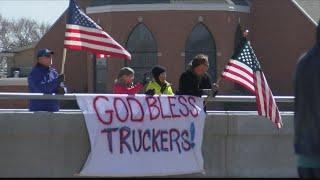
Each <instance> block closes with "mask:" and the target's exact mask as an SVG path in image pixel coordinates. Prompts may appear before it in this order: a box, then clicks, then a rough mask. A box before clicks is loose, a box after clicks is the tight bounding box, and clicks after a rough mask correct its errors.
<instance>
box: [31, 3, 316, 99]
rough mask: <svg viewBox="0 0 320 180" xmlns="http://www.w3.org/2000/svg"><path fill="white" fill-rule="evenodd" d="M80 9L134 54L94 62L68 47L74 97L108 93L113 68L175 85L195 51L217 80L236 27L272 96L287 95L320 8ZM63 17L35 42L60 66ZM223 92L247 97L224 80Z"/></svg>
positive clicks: (290, 5)
mask: <svg viewBox="0 0 320 180" xmlns="http://www.w3.org/2000/svg"><path fill="white" fill-rule="evenodd" d="M77 3H78V5H79V6H80V7H81V8H82V9H83V10H85V12H86V13H87V14H88V15H89V16H90V17H91V18H93V19H94V20H95V21H96V22H97V23H98V24H100V25H101V26H102V27H103V28H104V29H105V31H106V32H108V33H109V34H110V35H111V36H112V37H113V38H114V39H115V40H116V41H118V42H119V43H120V44H121V45H123V46H124V47H125V48H126V49H127V50H128V51H129V52H130V53H131V54H132V57H133V59H132V61H130V62H128V61H125V60H123V59H115V58H107V59H97V58H95V56H93V55H92V54H90V53H87V52H84V51H71V50H68V53H67V60H66V66H65V68H66V69H65V71H66V81H67V82H66V83H67V86H68V87H69V90H70V91H71V92H74V93H83V92H90V93H111V90H112V84H113V81H114V79H115V77H116V75H117V73H118V70H119V69H120V68H121V67H123V66H126V65H128V66H131V67H133V68H134V69H135V70H136V72H137V75H136V76H137V79H139V78H140V76H141V74H142V73H143V72H147V71H149V70H150V69H151V68H152V66H153V65H155V64H160V65H163V66H165V67H166V68H167V69H168V73H167V75H168V80H169V82H171V83H173V84H174V88H175V90H177V88H178V81H179V76H180V74H181V73H182V72H183V71H184V70H185V67H186V64H187V63H188V62H189V61H190V59H191V58H192V57H193V56H194V55H195V54H197V53H200V52H201V53H205V54H208V55H209V59H210V65H211V67H210V74H211V76H212V77H213V79H217V77H218V76H219V74H220V73H221V71H222V70H223V68H224V66H225V64H226V63H227V62H228V60H229V57H230V56H231V55H232V53H233V51H234V48H235V46H236V44H237V41H238V39H239V36H240V35H241V29H242V30H243V29H249V30H250V34H249V39H250V40H251V43H252V45H253V48H254V49H255V52H256V54H257V56H258V58H259V60H260V62H261V66H262V68H263V71H264V72H265V75H266V77H267V80H268V82H269V85H270V87H271V89H272V90H273V93H274V94H275V95H292V93H293V91H292V77H293V72H294V68H295V65H296V62H297V60H298V58H299V57H300V56H301V54H303V53H304V52H305V51H306V50H308V49H309V48H310V47H311V46H312V45H313V44H314V39H315V29H316V25H317V23H316V22H317V18H318V17H319V16H318V15H319V13H317V10H318V9H319V8H314V6H318V7H320V6H319V5H320V3H319V1H316V0H300V1H299V0H281V1H279V0H268V1H261V0H250V1H248V0H131V1H129V0H121V1H120V0H77ZM65 23H66V14H65V13H64V14H62V15H61V17H60V18H59V19H58V20H57V21H56V22H55V24H54V25H53V26H52V28H51V29H50V30H49V32H48V33H47V34H46V35H45V36H44V37H43V38H42V39H41V40H40V42H39V43H38V44H37V45H36V48H35V49H36V50H37V49H39V48H43V47H48V48H51V49H53V50H54V51H55V54H56V55H55V60H54V66H55V67H56V68H57V69H58V70H59V69H60V68H61V59H62V50H63V40H64V31H65ZM221 87H222V88H221V91H220V94H243V93H246V92H245V91H244V90H243V89H241V88H240V87H238V86H236V85H234V84H232V83H230V82H227V81H222V82H221Z"/></svg>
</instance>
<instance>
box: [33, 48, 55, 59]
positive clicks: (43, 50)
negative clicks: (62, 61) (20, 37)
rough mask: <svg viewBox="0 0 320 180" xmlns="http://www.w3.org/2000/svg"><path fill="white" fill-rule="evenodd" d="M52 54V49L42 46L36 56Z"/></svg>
mask: <svg viewBox="0 0 320 180" xmlns="http://www.w3.org/2000/svg"><path fill="white" fill-rule="evenodd" d="M52 54H54V53H53V51H51V50H50V49H47V48H44V49H39V50H38V53H37V57H43V56H47V57H49V56H50V55H52Z"/></svg>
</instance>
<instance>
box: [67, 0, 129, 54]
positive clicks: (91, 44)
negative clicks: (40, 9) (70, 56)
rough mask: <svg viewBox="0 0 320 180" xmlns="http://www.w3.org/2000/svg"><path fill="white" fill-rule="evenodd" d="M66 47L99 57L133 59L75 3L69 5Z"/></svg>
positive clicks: (71, 2)
mask: <svg viewBox="0 0 320 180" xmlns="http://www.w3.org/2000/svg"><path fill="white" fill-rule="evenodd" d="M64 46H65V47H66V48H68V49H74V50H87V51H90V52H92V53H96V55H97V56H99V57H102V56H101V55H103V54H104V55H109V56H110V57H117V58H119V57H120V58H125V59H128V60H130V59H131V55H130V53H129V52H128V51H127V50H125V49H124V48H123V47H122V46H121V45H120V44H119V43H118V42H116V41H115V40H114V39H113V38H112V37H111V36H110V35H109V34H108V33H107V32H105V31H104V30H103V29H102V28H101V27H100V26H99V25H98V24H97V23H95V22H94V21H93V20H92V19H91V18H90V17H89V16H88V15H86V14H85V13H84V12H83V11H82V10H81V9H80V8H79V7H78V6H77V5H76V3H75V2H74V1H70V3H69V8H68V17H67V23H66V31H65V40H64Z"/></svg>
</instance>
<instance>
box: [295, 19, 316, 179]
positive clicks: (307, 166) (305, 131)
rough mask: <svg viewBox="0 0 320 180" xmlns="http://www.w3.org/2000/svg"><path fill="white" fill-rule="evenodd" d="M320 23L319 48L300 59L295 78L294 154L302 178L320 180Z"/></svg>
mask: <svg viewBox="0 0 320 180" xmlns="http://www.w3.org/2000/svg"><path fill="white" fill-rule="evenodd" d="M319 23H320V22H319ZM319 23H318V28H317V39H316V44H315V45H314V47H313V48H312V49H311V50H309V52H307V53H306V54H305V55H304V56H302V57H301V58H300V60H299V62H298V64H297V67H296V72H295V78H294V95H295V108H294V112H295V114H294V151H295V154H296V157H297V168H298V174H299V176H300V177H302V178H312V177H313V178H320V27H319Z"/></svg>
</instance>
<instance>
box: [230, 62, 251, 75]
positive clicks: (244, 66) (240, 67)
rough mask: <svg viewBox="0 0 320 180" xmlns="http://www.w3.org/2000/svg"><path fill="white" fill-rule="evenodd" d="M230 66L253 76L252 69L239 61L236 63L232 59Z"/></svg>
mask: <svg viewBox="0 0 320 180" xmlns="http://www.w3.org/2000/svg"><path fill="white" fill-rule="evenodd" d="M229 64H232V66H234V67H237V68H239V69H241V70H242V71H243V72H246V73H247V74H250V75H253V71H252V69H251V68H249V67H248V66H247V65H245V64H243V63H241V62H239V61H235V60H232V59H231V61H230V62H229Z"/></svg>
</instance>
